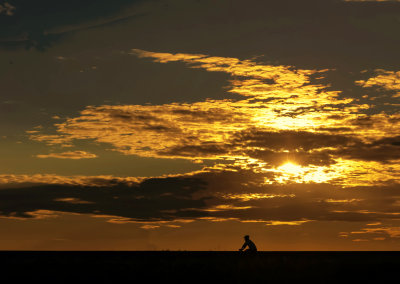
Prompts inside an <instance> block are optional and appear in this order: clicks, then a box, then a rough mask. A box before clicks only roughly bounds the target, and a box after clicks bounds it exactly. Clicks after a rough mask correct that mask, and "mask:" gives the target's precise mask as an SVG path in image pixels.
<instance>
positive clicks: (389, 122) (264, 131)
mask: <svg viewBox="0 0 400 284" xmlns="http://www.w3.org/2000/svg"><path fill="white" fill-rule="evenodd" d="M131 54H132V55H135V56H138V57H140V58H149V59H150V60H153V61H155V62H159V63H168V62H177V61H179V62H184V63H186V64H188V65H189V67H190V68H202V69H204V70H207V71H209V72H223V73H227V74H229V75H230V76H231V77H232V79H231V80H230V81H229V84H230V86H229V87H230V88H229V91H228V92H230V93H235V94H239V95H241V96H242V99H235V100H233V99H224V100H206V101H202V102H195V103H170V104H163V105H102V106H88V107H86V108H85V109H84V110H83V111H81V113H80V115H78V116H77V117H72V118H68V119H66V120H65V121H62V122H60V123H57V124H55V125H54V126H55V128H56V132H55V133H44V131H43V130H42V129H36V130H34V131H31V132H30V133H29V135H30V138H31V139H33V140H36V141H42V142H46V143H47V144H48V145H50V146H52V145H62V146H71V145H73V144H74V141H78V140H88V141H95V142H100V143H105V144H108V145H111V146H112V147H113V149H114V150H115V151H119V152H121V153H124V154H126V155H137V156H141V157H156V158H171V159H173V158H183V159H189V160H192V161H194V162H195V161H199V160H205V159H211V160H215V161H219V160H225V163H224V164H219V165H216V166H215V168H218V167H219V168H221V169H224V170H226V169H227V168H228V167H229V166H232V165H233V166H234V167H235V168H238V167H239V168H242V169H251V170H253V171H256V172H262V173H264V174H265V175H266V180H265V182H266V183H287V182H293V181H295V182H301V183H309V182H317V183H325V182H334V183H335V182H336V183H339V184H342V185H348V186H354V185H368V184H382V183H385V182H387V181H393V180H396V179H397V177H398V176H399V175H400V168H399V167H398V166H397V161H398V160H400V155H399V154H395V153H398V152H399V151H397V148H398V147H399V145H400V138H399V137H400V136H396V133H400V114H398V113H393V114H387V113H383V112H380V113H373V111H371V107H372V106H370V105H366V104H359V103H358V102H357V101H355V100H354V99H352V98H345V97H343V95H342V94H341V92H340V91H332V90H327V87H328V86H325V85H321V84H313V83H312V82H313V81H315V80H316V77H318V76H320V75H319V74H320V73H323V72H326V71H327V70H305V69H296V68H295V67H293V66H282V65H265V64H260V63H257V62H255V61H252V60H239V59H237V58H229V57H215V56H208V55H204V54H184V53H177V54H172V53H157V52H150V51H144V50H139V49H134V50H132V51H131ZM389 75H390V76H393V75H394V73H393V74H391V73H390V74H389V73H384V74H381V75H380V76H386V77H388V76H389ZM396 76H397V73H396ZM378 77H379V76H378ZM378 77H377V78H376V79H375V80H374V81H369V80H368V81H365V82H361V81H358V84H361V85H364V86H372V85H377V84H383V83H378V82H388V80H389V79H388V78H386V77H385V78H386V79H385V78H383V77H379V78H378ZM385 80H386V81H385ZM385 84H386V85H385V86H388V84H387V83H385ZM393 84H394V83H393ZM396 84H397V83H396ZM394 86H395V85H393V86H392V87H387V88H395V87H394ZM67 153H68V152H67ZM50 155H51V154H50ZM53 155H54V154H53ZM227 162H228V164H227ZM290 164H291V165H292V166H288V165H290ZM363 168H364V169H365V168H368V169H369V170H368V171H365V170H363ZM269 174H270V175H272V176H273V179H271V178H270V177H269Z"/></svg>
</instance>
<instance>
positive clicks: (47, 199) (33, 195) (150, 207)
mask: <svg viewBox="0 0 400 284" xmlns="http://www.w3.org/2000/svg"><path fill="white" fill-rule="evenodd" d="M204 188H205V184H204V182H202V181H201V180H198V179H195V178H165V179H156V178H155V179H147V180H145V181H143V182H141V183H139V184H136V185H129V184H126V183H122V182H116V183H115V184H114V185H112V184H111V185H108V186H71V185H42V186H28V187H24V188H17V189H1V190H0V196H1V198H2V201H1V202H0V212H1V214H2V215H4V216H12V217H24V218H29V217H32V215H30V214H29V212H34V211H37V210H54V211H62V212H73V213H82V214H95V215H112V216H119V217H125V218H130V219H132V220H138V221H155V220H171V219H174V218H177V217H182V218H188V217H195V216H198V215H199V213H198V211H193V210H192V208H196V209H199V208H200V209H201V208H205V207H206V205H205V198H199V199H194V198H192V195H193V194H194V193H195V192H197V191H201V190H204ZM69 200H71V201H72V202H70V201H69ZM74 200H75V201H74ZM76 200H77V201H78V202H76ZM171 210H172V212H173V213H168V212H169V211H171ZM201 215H202V216H204V215H206V213H202V214H201Z"/></svg>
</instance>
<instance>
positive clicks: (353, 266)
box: [0, 251, 400, 283]
mask: <svg viewBox="0 0 400 284" xmlns="http://www.w3.org/2000/svg"><path fill="white" fill-rule="evenodd" d="M0 259H1V260H0V262H1V263H0V265H1V266H0V267H1V271H2V278H3V279H4V277H5V276H9V275H12V276H13V278H12V279H13V283H14V282H18V280H22V279H24V280H26V279H29V280H31V281H32V280H34V279H36V280H47V281H48V280H51V281H54V283H59V282H66V281H68V282H70V281H73V282H74V283H75V282H76V281H78V280H79V282H82V281H89V282H88V283H94V281H97V282H99V281H107V282H109V281H113V283H122V282H127V281H128V282H129V283H135V282H138V283H146V282H153V281H163V282H172V283H182V282H185V283H199V282H205V281H206V282H217V281H218V282H221V283H250V282H249V281H263V282H262V283H267V282H268V283H295V282H298V281H305V283H338V282H349V281H352V282H354V283H360V282H361V281H363V282H365V283H373V282H375V281H376V283H383V282H382V281H383V280H385V279H390V278H391V277H394V279H395V281H396V280H397V279H398V274H399V270H400V252H258V253H257V254H255V255H245V254H240V253H239V252H191V251H178V252H170V251H154V252H153V251H151V252H146V251H143V252H142V251H140V252H138V251H135V252H128V251H121V252H113V251H99V252H37V251H34V252H33V251H32V252H30V251H29V252H28V251H2V252H0ZM142 277H144V281H143V280H141V281H140V282H139V279H140V278H142ZM142 279H143V278H142ZM115 281H117V282H115ZM260 283H261V282H260Z"/></svg>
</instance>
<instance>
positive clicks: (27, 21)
mask: <svg viewBox="0 0 400 284" xmlns="http://www.w3.org/2000/svg"><path fill="white" fill-rule="evenodd" d="M140 2H142V1H141V0H116V1H109V0H99V1H98V0H89V1H78V0H69V1H64V0H62V1H56V2H55V1H51V0H37V1H29V0H13V1H10V3H12V5H13V6H15V11H14V14H13V15H12V16H10V17H0V26H1V27H2V29H1V31H0V47H6V48H7V47H8V48H16V47H25V48H27V49H29V48H32V47H33V48H36V49H38V50H42V51H43V50H45V49H46V48H48V47H49V46H51V45H52V44H54V43H57V42H58V41H59V40H60V39H61V38H62V36H63V34H65V33H66V32H70V31H77V30H81V29H87V28H91V27H96V26H101V25H104V24H106V23H107V24H110V23H113V22H115V21H120V20H122V19H124V18H127V17H129V16H130V15H122V16H120V17H118V15H117V14H118V13H120V12H121V11H122V10H124V9H126V8H127V7H129V6H131V5H133V4H137V3H140Z"/></svg>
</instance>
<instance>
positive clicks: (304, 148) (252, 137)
mask: <svg viewBox="0 0 400 284" xmlns="http://www.w3.org/2000/svg"><path fill="white" fill-rule="evenodd" d="M399 31H400V1H383V0H379V1H378V0H376V1H366V0H353V1H351V0H346V1H342V0H263V1H256V0H246V1H243V0H242V1H241V0H113V1H111V0H86V1H78V0H69V1H64V0H58V1H52V0H35V1H32V0H6V1H4V0H0V62H1V64H0V86H1V91H0V249H1V250H237V249H239V248H240V247H241V245H242V243H243V236H244V235H246V234H248V235H250V237H251V239H252V240H253V241H254V242H255V243H256V245H257V247H258V249H259V250H266V251H267V250H400V111H399V110H400V52H399V50H400V33H399Z"/></svg>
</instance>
